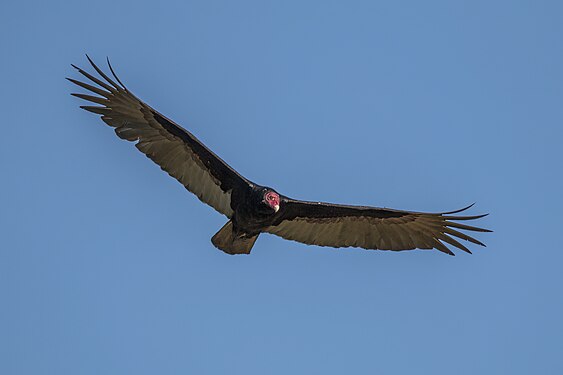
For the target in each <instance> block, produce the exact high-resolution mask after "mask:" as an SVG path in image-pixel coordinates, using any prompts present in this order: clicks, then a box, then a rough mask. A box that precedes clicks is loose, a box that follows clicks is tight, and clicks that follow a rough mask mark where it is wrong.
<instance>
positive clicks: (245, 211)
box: [69, 58, 489, 255]
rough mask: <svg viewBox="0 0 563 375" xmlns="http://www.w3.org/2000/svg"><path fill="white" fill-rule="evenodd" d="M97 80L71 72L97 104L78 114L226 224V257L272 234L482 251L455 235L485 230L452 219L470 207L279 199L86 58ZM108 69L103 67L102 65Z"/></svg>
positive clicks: (220, 240) (222, 235)
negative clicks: (94, 118)
mask: <svg viewBox="0 0 563 375" xmlns="http://www.w3.org/2000/svg"><path fill="white" fill-rule="evenodd" d="M88 60H89V61H90V63H91V64H92V66H93V68H94V69H95V70H96V71H97V72H98V74H100V76H101V78H102V79H99V78H97V77H95V76H93V75H91V74H90V73H88V72H86V71H84V70H82V69H80V68H77V67H76V66H75V68H76V69H78V71H79V72H80V73H81V74H82V75H84V76H85V77H86V78H88V79H89V80H90V81H92V82H93V83H95V84H97V85H98V86H99V87H98V86H93V85H91V84H89V83H84V82H81V81H77V80H74V79H70V78H69V80H70V81H71V82H73V83H75V84H77V85H78V86H80V87H83V88H85V89H87V90H89V91H90V92H93V93H95V94H97V95H99V96H92V95H86V94H73V95H75V96H77V97H79V98H81V99H85V100H87V101H90V102H93V103H96V104H99V106H82V107H81V108H83V109H85V110H87V111H90V112H93V113H96V114H99V115H101V118H102V120H103V121H104V122H105V123H106V124H108V125H110V126H111V127H113V128H115V132H116V134H117V135H118V136H119V137H120V138H122V139H126V140H128V141H133V142H136V143H135V146H136V147H137V148H138V149H139V150H140V151H141V152H142V153H144V154H145V155H146V156H147V157H149V158H150V159H151V160H153V161H154V162H155V163H157V164H158V165H159V166H160V167H161V168H162V169H163V170H165V171H166V172H167V173H168V174H170V175H171V176H172V177H174V178H175V179H177V180H178V181H179V182H180V183H182V184H183V185H184V186H185V187H186V188H187V189H188V190H189V191H191V192H192V193H194V194H195V195H196V196H197V197H198V198H199V199H200V200H201V201H203V202H204V203H207V204H209V205H210V206H211V207H213V208H214V209H215V210H217V211H218V212H220V213H222V214H223V215H225V216H226V217H227V218H229V221H228V222H227V223H226V224H225V225H224V226H223V228H221V230H219V232H217V233H216V234H215V235H214V236H213V238H212V242H213V244H214V245H215V246H216V247H218V248H219V249H221V250H223V251H225V252H226V253H229V254H248V253H250V251H251V249H252V246H253V245H254V243H255V241H256V239H257V238H258V236H259V235H260V233H264V232H265V233H271V234H275V235H278V236H280V237H283V238H286V239H290V240H295V241H299V242H302V243H305V244H312V245H319V246H330V247H361V248H364V249H379V250H397V251H398V250H411V249H416V248H419V249H432V248H435V249H438V250H440V251H442V252H445V253H447V254H450V255H454V254H453V253H452V252H451V250H450V249H448V247H447V246H446V245H445V244H444V242H445V243H447V244H449V245H452V246H454V247H456V248H459V249H461V250H464V251H466V252H470V251H469V249H468V248H467V247H466V246H465V245H463V244H461V243H460V242H458V241H457V240H456V239H455V238H458V239H462V240H465V241H469V242H472V243H474V244H478V245H482V246H484V245H483V244H482V243H481V242H480V241H478V240H476V239H474V238H473V237H471V236H469V235H467V234H464V233H462V232H459V229H461V230H467V231H477V232H489V230H486V229H482V228H478V227H473V226H469V225H466V224H462V223H459V222H458V221H465V220H474V219H479V218H481V217H483V216H485V215H475V216H459V215H454V214H456V213H459V212H461V211H464V210H466V209H468V208H469V207H466V208H464V209H461V210H457V211H452V212H442V213H423V212H412V211H402V210H392V209H384V208H377V207H363V206H345V205H337V204H331V203H322V202H305V201H300V200H295V199H291V198H289V197H287V196H284V195H282V194H279V193H278V192H276V191H275V190H274V189H272V188H269V187H264V186H260V185H258V184H255V183H253V182H251V181H250V180H248V179H246V178H245V177H243V176H241V175H240V174H239V173H238V172H237V171H235V170H234V169H233V168H231V167H230V166H229V165H228V164H227V163H226V162H224V161H223V160H222V159H220V158H219V157H218V156H217V155H216V154H215V153H213V152H212V151H211V150H210V149H208V148H207V147H206V146H205V145H204V144H203V143H201V142H200V141H199V140H198V139H197V138H196V137H195V136H194V135H193V134H191V133H190V132H189V131H187V130H186V129H184V128H182V127H181V126H179V125H178V124H176V123H175V122H174V121H172V120H170V119H168V118H167V117H165V116H163V115H162V114H160V113H159V112H158V111H156V110H154V109H153V108H151V107H150V106H149V105H147V104H146V103H144V102H142V101H141V100H139V99H138V98H137V97H136V96H134V95H133V94H132V93H131V92H130V91H129V90H127V88H126V87H125V86H124V85H123V84H122V83H121V81H120V80H119V79H118V78H117V76H115V73H114V72H113V69H111V65H110V70H111V72H112V74H113V75H114V77H115V79H116V80H117V83H116V82H114V81H113V80H112V79H111V78H109V77H108V76H107V75H106V74H105V73H104V72H103V71H102V70H101V69H99V68H98V67H97V66H96V65H95V64H94V63H93V62H92V61H91V60H90V59H89V58H88ZM108 64H109V62H108Z"/></svg>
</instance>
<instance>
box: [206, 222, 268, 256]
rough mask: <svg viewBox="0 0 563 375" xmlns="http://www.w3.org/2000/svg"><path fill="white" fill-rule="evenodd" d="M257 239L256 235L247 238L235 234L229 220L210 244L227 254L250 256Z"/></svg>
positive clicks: (245, 235) (244, 235) (243, 235)
mask: <svg viewBox="0 0 563 375" xmlns="http://www.w3.org/2000/svg"><path fill="white" fill-rule="evenodd" d="M257 238H258V234H257V235H255V236H249V235H247V234H245V233H237V232H236V231H235V230H234V228H233V222H232V220H229V221H228V222H227V224H225V225H223V228H221V229H220V230H219V232H217V233H215V235H214V236H213V237H212V238H211V242H212V243H213V245H215V247H216V248H218V249H220V250H223V251H224V252H226V253H227V254H231V255H232V254H250V250H252V246H254V242H256V239H257Z"/></svg>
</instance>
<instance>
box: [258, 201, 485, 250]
mask: <svg viewBox="0 0 563 375" xmlns="http://www.w3.org/2000/svg"><path fill="white" fill-rule="evenodd" d="M469 207H471V206H469ZM469 207H466V208H463V209H461V210H457V211H452V212H442V213H425V212H411V211H401V210H391V209H386V208H377V207H362V206H344V205H337V204H330V203H321V202H305V201H299V200H294V199H289V198H286V199H282V202H281V208H280V212H281V214H280V216H279V217H278V219H277V220H276V221H275V222H274V223H273V225H272V226H270V227H268V228H267V229H266V230H265V231H266V232H268V233H272V234H275V235H278V236H280V237H283V238H285V239H288V240H294V241H298V242H302V243H305V244H309V245H318V246H330V247H361V248H364V249H374V250H377V249H379V250H395V251H399V250H411V249H432V248H435V249H438V250H440V251H442V252H444V253H447V254H450V255H454V253H453V252H452V251H451V250H450V249H448V247H447V246H446V245H445V244H444V242H445V243H447V244H449V245H452V246H454V247H456V248H458V249H461V250H463V251H466V252H468V253H470V251H469V249H468V248H467V247H466V246H465V245H463V244H461V243H460V242H459V241H457V240H456V239H455V238H459V239H462V240H465V241H469V242H472V243H474V244H477V245H481V246H485V245H484V244H483V243H482V242H480V241H478V240H476V239H475V238H473V237H471V236H468V235H467V234H465V233H462V232H459V229H461V230H467V231H476V232H490V230H488V229H482V228H478V227H473V226H469V225H465V224H462V223H458V222H457V221H464V220H474V219H479V218H481V217H483V216H486V215H476V216H460V215H452V214H456V213H458V212H461V211H464V210H466V209H468V208H469Z"/></svg>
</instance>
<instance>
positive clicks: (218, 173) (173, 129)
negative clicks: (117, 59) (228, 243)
mask: <svg viewBox="0 0 563 375" xmlns="http://www.w3.org/2000/svg"><path fill="white" fill-rule="evenodd" d="M86 57H87V58H88V61H89V62H90V64H91V65H92V67H93V68H94V69H95V70H96V72H98V74H99V75H100V76H101V79H99V78H97V77H95V76H93V75H91V74H90V73H88V72H86V71H84V70H82V69H80V68H78V67H76V66H74V65H73V67H74V68H76V69H77V70H78V72H79V73H80V74H82V75H83V76H85V77H86V78H88V79H89V80H90V81H91V83H94V84H96V85H98V86H99V87H98V86H94V85H91V84H89V83H85V82H81V81H77V80H75V79H72V78H67V79H68V80H69V81H71V82H73V83H75V84H76V85H78V86H80V87H82V88H85V89H86V90H89V91H90V92H91V93H94V94H97V95H99V96H93V95H86V94H72V95H74V96H76V97H79V98H81V99H84V100H87V101H90V102H92V103H95V104H99V106H81V107H80V108H83V109H85V110H87V111H90V112H93V113H96V114H99V115H101V118H102V120H103V121H104V122H105V123H106V124H108V125H109V126H111V127H113V128H115V133H116V134H117V135H118V136H119V137H120V138H122V139H126V140H128V141H133V142H136V143H135V147H137V148H138V149H139V150H140V151H141V152H142V153H144V154H145V155H146V156H148V157H149V158H150V159H151V160H152V161H154V162H155V163H156V164H158V165H159V166H160V168H162V169H163V170H165V171H166V172H168V174H170V175H171V176H172V177H174V178H175V179H177V180H178V181H180V183H181V184H182V185H184V186H185V187H186V189H188V190H189V191H191V192H192V193H194V194H195V195H196V196H197V197H198V198H199V199H200V200H201V201H202V202H204V203H207V204H208V205H210V206H211V207H213V208H214V209H216V210H217V211H219V212H220V213H222V214H224V215H226V216H227V217H231V216H232V215H233V209H232V207H231V195H232V193H233V191H236V190H237V189H243V188H245V187H247V186H248V185H249V181H248V180H247V179H245V178H244V177H242V176H241V175H240V174H238V173H237V172H236V171H235V170H234V169H233V168H231V167H230V166H229V165H228V164H227V163H225V162H224V161H223V160H221V159H220V158H219V157H218V156H217V155H215V154H214V153H213V152H212V151H211V150H210V149H208V148H207V147H206V146H205V145H204V144H203V143H201V142H200V141H199V140H198V139H197V138H196V137H194V135H193V134H191V133H190V132H188V131H187V130H185V129H184V128H182V127H181V126H180V125H178V124H176V123H175V122H174V121H172V120H170V119H168V118H166V117H165V116H163V115H162V114H160V113H159V112H157V111H156V110H154V109H152V108H151V107H150V106H149V105H147V104H146V103H144V102H142V101H141V100H139V99H138V98H137V97H136V96H135V95H133V94H132V93H131V92H130V91H129V90H127V88H126V87H125V85H123V84H122V83H121V81H120V80H119V78H117V76H116V75H115V73H114V72H113V69H112V67H111V65H109V60H108V65H109V68H110V70H111V73H112V74H113V76H114V78H115V79H116V81H117V83H116V82H114V81H113V80H112V79H111V78H109V77H108V76H107V75H106V74H105V73H104V72H103V71H102V70H101V69H100V68H98V67H97V66H96V65H95V64H94V63H93V62H92V60H91V59H90V58H89V57H88V56H86Z"/></svg>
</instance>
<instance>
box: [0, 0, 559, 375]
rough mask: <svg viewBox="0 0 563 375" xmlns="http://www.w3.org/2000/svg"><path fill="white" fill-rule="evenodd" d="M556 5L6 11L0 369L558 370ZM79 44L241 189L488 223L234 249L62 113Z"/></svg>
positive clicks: (112, 142) (155, 174) (104, 132)
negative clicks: (456, 244)
mask: <svg viewBox="0 0 563 375" xmlns="http://www.w3.org/2000/svg"><path fill="white" fill-rule="evenodd" d="M561 4H562V3H561V2H559V1H492V2H491V1H425V2H422V1H394V2H372V1H346V2H344V1H341V2H336V1H309V2H307V1H305V2H304V1H178V2H145V1H129V2H116V1H96V2H72V3H71V2H63V1H51V2H42V1H30V2H17V3H16V2H15V1H12V2H3V3H2V5H1V6H0V14H1V16H0V17H1V22H0V38H1V39H0V40H1V59H0V68H1V70H0V71H1V72H2V73H1V74H2V82H1V85H0V99H1V103H2V139H3V142H2V146H1V147H0V160H1V162H0V163H1V176H2V183H1V184H0V199H1V210H0V228H1V229H0V232H1V236H0V373H2V374H225V373H228V374H300V373H301V374H374V373H381V374H420V373H427V374H430V373H432V374H475V373H481V374H509V373H510V374H532V373H535V374H561V373H563V357H562V354H563V321H562V320H563V299H562V285H563V276H562V272H561V262H562V261H563V252H562V250H563V249H562V248H561V230H562V224H563V220H562V218H561V213H562V212H563V199H562V191H563V179H562V177H561V171H562V161H563V158H562V151H561V146H562V141H563V130H562V128H563V126H562V125H563V105H562V99H563V43H562V40H563V6H562V5H561ZM84 53H89V54H90V55H91V56H92V57H93V58H94V59H95V60H96V61H98V62H99V63H100V64H103V63H104V59H105V57H106V56H110V57H111V58H112V62H113V65H114V67H115V68H116V70H117V72H118V74H120V77H121V79H122V80H123V81H124V82H125V83H126V84H127V85H128V87H129V88H130V89H131V90H132V91H133V92H134V93H136V94H137V95H138V96H139V97H140V98H142V99H144V100H145V101H147V102H148V103H150V104H151V105H152V106H154V107H156V108H157V109H159V110H160V111H162V112H163V113H165V114H166V115H168V116H169V117H171V118H173V119H175V120H176V121H178V122H179V123H181V124H182V125H184V126H185V127H187V128H188V129H189V130H191V131H192V132H193V133H194V134H196V135H197V136H198V137H200V139H201V140H203V141H204V142H205V143H206V144H207V145H209V147H211V148H212V149H213V150H215V151H216V152H217V153H218V154H219V155H220V156H221V157H223V158H224V159H225V160H227V161H228V162H229V163H230V164H231V165H232V166H233V167H235V168H236V169H237V170H239V171H240V172H241V173H243V174H244V175H245V176H247V177H249V178H250V179H252V180H255V181H256V182H258V183H263V184H268V185H271V186H273V187H275V188H277V189H278V190H279V191H280V192H282V193H284V194H287V195H289V196H292V197H295V198H302V199H311V200H325V201H332V202H340V203H351V204H370V205H378V206H386V207H394V208H402V209H410V210H419V211H441V210H451V209H455V208H459V207H462V206H464V205H466V204H469V203H471V202H474V201H476V202H477V205H476V206H475V207H474V208H473V209H472V211H471V213H476V214H477V213H483V212H490V213H491V215H490V216H489V217H487V218H485V219H483V220H481V221H480V222H479V224H480V225H483V226H485V227H488V228H491V229H493V230H495V232H494V233H492V234H483V235H479V236H478V238H480V239H481V240H483V241H484V242H486V243H487V245H488V247H487V248H478V247H475V246H472V247H471V248H472V249H473V250H474V255H468V254H464V253H461V252H459V251H458V252H457V255H458V256H456V257H450V256H447V255H444V254H441V253H439V252H436V251H432V252H431V251H414V252H403V253H389V252H373V251H371V252H370V251H362V250H355V249H348V250H332V249H323V248H318V247H310V246H305V245H301V244H298V243H294V242H289V241H284V240H281V239H279V238H276V237H273V236H269V235H263V236H261V237H260V239H259V240H258V242H257V244H256V246H255V248H254V250H253V253H252V255H251V256H234V257H233V256H228V255H225V254H223V253H222V252H220V251H218V250H216V249H215V248H214V247H213V246H212V245H211V243H210V237H211V236H212V235H213V234H214V233H215V232H216V231H217V230H218V229H219V228H220V227H221V226H222V225H223V223H224V222H225V218H223V217H221V216H220V215H219V214H217V213H215V212H214V211H213V210H212V209H211V208H209V207H207V206H205V205H203V204H201V203H200V202H199V201H198V200H197V199H196V198H195V197H194V196H192V195H191V194H190V193H188V192H187V191H185V190H184V188H183V187H182V186H181V185H180V184H179V183H177V182H176V181H175V180H173V179H172V178H170V177H168V176H167V175H166V174H165V173H163V172H162V171H160V169H159V168H158V167H157V166H155V165H153V164H152V163H151V162H150V161H149V160H148V159H146V158H145V157H144V156H143V155H141V154H140V153H139V152H138V151H137V150H136V149H135V148H134V147H133V146H132V145H131V144H127V143H126V142H124V141H121V140H119V139H118V138H117V137H116V136H115V135H114V134H113V132H112V130H111V129H110V128H108V127H106V126H105V125H103V123H102V122H101V121H100V120H99V119H98V118H97V117H96V116H94V115H92V114H89V113H87V112H84V111H81V110H79V109H78V105H79V104H81V103H80V100H78V99H76V98H73V97H71V96H70V95H69V93H70V92H71V91H74V90H75V88H74V87H72V85H71V84H70V83H69V82H67V81H65V80H64V79H63V78H64V77H65V76H70V77H74V78H77V77H78V76H79V75H78V74H77V73H76V72H74V71H73V69H72V68H71V67H70V65H69V64H70V63H75V64H78V65H80V66H82V67H86V66H87V62H86V59H85V58H84V55H83V54H84Z"/></svg>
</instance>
